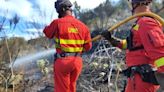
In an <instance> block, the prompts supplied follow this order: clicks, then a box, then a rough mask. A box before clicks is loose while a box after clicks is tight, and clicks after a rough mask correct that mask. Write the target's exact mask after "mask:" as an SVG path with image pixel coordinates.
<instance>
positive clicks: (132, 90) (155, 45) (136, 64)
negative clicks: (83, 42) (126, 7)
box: [102, 0, 164, 92]
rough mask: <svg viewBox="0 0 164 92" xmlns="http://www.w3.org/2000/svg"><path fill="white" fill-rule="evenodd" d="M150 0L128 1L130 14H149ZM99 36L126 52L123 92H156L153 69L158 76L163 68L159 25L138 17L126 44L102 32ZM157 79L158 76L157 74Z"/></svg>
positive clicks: (163, 57) (162, 48)
mask: <svg viewBox="0 0 164 92" xmlns="http://www.w3.org/2000/svg"><path fill="white" fill-rule="evenodd" d="M151 2H152V0H132V1H131V5H132V14H138V13H142V12H151V11H150V4H151ZM102 36H103V37H105V38H106V39H107V40H109V41H110V42H111V44H112V45H113V46H117V47H119V48H122V49H127V50H126V64H127V67H128V68H127V70H125V71H124V74H125V75H126V76H127V77H128V82H127V85H126V89H125V92H156V90H157V89H158V87H159V86H158V83H159V84H160V82H158V81H157V80H159V79H160V78H161V79H163V78H162V77H161V76H159V77H158V76H157V78H156V77H155V72H156V70H155V66H156V67H159V69H158V72H163V70H164V69H163V68H162V66H163V65H164V40H163V39H164V34H163V31H162V25H161V24H160V23H159V22H158V21H157V20H156V19H154V18H152V17H148V16H143V17H138V18H137V20H136V22H135V24H134V25H133V26H132V28H131V31H130V34H129V36H128V37H127V39H126V40H117V39H115V38H113V37H111V33H110V32H108V31H105V32H103V33H102ZM157 74H158V75H160V74H159V73H157Z"/></svg>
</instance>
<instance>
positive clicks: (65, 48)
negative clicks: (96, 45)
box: [55, 44, 84, 52]
mask: <svg viewBox="0 0 164 92" xmlns="http://www.w3.org/2000/svg"><path fill="white" fill-rule="evenodd" d="M55 47H56V48H58V49H61V50H62V51H65V52H82V51H83V50H84V48H83V47H60V46H59V45H58V44H55Z"/></svg>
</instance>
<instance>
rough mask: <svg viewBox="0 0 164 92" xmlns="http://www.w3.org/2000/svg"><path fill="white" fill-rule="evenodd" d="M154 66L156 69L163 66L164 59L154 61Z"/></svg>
mask: <svg viewBox="0 0 164 92" xmlns="http://www.w3.org/2000/svg"><path fill="white" fill-rule="evenodd" d="M155 65H156V66H157V68H159V67H161V66H164V57H162V58H160V59H158V60H156V61H155Z"/></svg>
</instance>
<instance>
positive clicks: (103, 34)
mask: <svg viewBox="0 0 164 92" xmlns="http://www.w3.org/2000/svg"><path fill="white" fill-rule="evenodd" d="M101 35H102V36H103V37H104V38H105V39H106V40H111V39H112V37H111V33H110V32H109V31H108V30H105V31H103V32H102V33H101Z"/></svg>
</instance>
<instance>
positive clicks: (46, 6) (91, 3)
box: [0, 0, 118, 40]
mask: <svg viewBox="0 0 164 92" xmlns="http://www.w3.org/2000/svg"><path fill="white" fill-rule="evenodd" d="M55 1H56V0H0V11H1V12H0V23H2V18H1V17H3V16H6V17H7V18H8V19H11V18H12V17H13V16H14V15H15V14H17V15H18V16H19V17H20V21H19V23H18V25H17V26H16V29H15V30H12V31H9V32H8V33H6V35H7V36H8V37H11V36H21V37H24V38H25V39H27V40H28V39H31V38H35V37H37V36H38V35H34V33H36V32H42V30H43V28H44V26H46V25H48V24H49V23H50V22H51V21H52V20H53V19H56V18H57V16H58V15H57V13H56V11H55V9H54V2H55ZM70 1H71V2H72V3H73V2H75V1H76V2H77V3H78V4H79V5H80V6H81V9H93V8H95V7H96V6H98V5H99V4H100V3H102V2H104V1H105V0H70ZM113 2H118V0H113ZM38 7H40V9H38ZM39 11H44V13H43V12H42V13H40V12H39ZM44 16H47V17H46V18H45V17H44ZM40 20H41V21H40ZM34 21H36V22H39V23H38V25H42V27H41V28H38V29H37V30H36V28H34V27H32V26H31V25H30V24H32V23H33V22H34ZM25 24H26V25H25ZM0 25H1V24H0ZM3 28H4V29H5V30H11V29H9V28H10V26H9V22H5V26H4V27H3ZM24 30H25V32H24V33H22V31H24ZM6 32H7V31H6ZM2 35H3V33H1V32H0V37H1V36H2Z"/></svg>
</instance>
